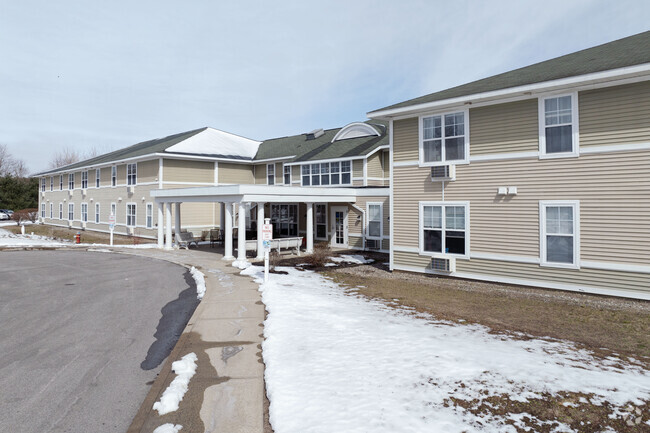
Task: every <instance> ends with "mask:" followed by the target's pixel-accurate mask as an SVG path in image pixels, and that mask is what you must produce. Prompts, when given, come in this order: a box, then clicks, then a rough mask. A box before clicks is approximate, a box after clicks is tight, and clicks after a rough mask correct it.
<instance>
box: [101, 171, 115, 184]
mask: <svg viewBox="0 0 650 433" xmlns="http://www.w3.org/2000/svg"><path fill="white" fill-rule="evenodd" d="M101 170H102V172H101V173H100V176H101V177H100V179H99V182H100V185H101V186H111V170H112V167H104V168H102V169H101Z"/></svg>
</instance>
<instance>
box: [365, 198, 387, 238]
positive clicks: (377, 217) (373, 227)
mask: <svg viewBox="0 0 650 433" xmlns="http://www.w3.org/2000/svg"><path fill="white" fill-rule="evenodd" d="M382 208H383V205H382V204H381V203H368V227H367V228H366V230H367V236H368V237H369V238H371V239H381V235H382V230H383V227H382V226H383V224H382V216H383V211H382Z"/></svg>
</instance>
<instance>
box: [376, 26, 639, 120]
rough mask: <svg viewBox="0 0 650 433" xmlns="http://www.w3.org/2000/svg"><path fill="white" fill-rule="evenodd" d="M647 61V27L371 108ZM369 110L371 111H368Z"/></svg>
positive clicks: (392, 107) (398, 106) (471, 93)
mask: <svg viewBox="0 0 650 433" xmlns="http://www.w3.org/2000/svg"><path fill="white" fill-rule="evenodd" d="M644 63H650V31H647V32H644V33H639V34H637V35H634V36H630V37H627V38H623V39H619V40H616V41H613V42H609V43H606V44H603V45H598V46H596V47H593V48H588V49H586V50H582V51H578V52H575V53H571V54H567V55H565V56H561V57H557V58H555V59H551V60H546V61H544V62H540V63H536V64H534V65H530V66H526V67H523V68H519V69H515V70H514V71H510V72H505V73H503V74H499V75H494V76H492V77H488V78H484V79H482V80H478V81H473V82H471V83H468V84H463V85H461V86H457V87H452V88H451V89H447V90H442V91H440V92H436V93H431V94H428V95H425V96H420V97H419V98H415V99H410V100H408V101H404V102H400V103H398V104H394V105H389V106H388V107H384V108H381V109H379V110H374V112H378V111H383V110H392V109H398V108H404V107H410V106H413V105H419V104H425V103H428V102H436V101H442V100H445V99H451V98H458V97H462V96H469V95H474V94H477V93H483V92H490V91H495V90H502V89H508V88H511V87H518V86H523V85H527V84H535V83H541V82H544V81H552V80H557V79H561V78H567V77H573V76H578V75H585V74H591V73H594V72H602V71H607V70H610V69H619V68H624V67H628V66H635V65H641V64H644ZM370 114H372V113H370Z"/></svg>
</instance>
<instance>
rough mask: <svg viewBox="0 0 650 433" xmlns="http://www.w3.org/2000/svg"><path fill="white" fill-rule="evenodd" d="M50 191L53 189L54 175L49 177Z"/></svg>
mask: <svg viewBox="0 0 650 433" xmlns="http://www.w3.org/2000/svg"><path fill="white" fill-rule="evenodd" d="M50 191H54V176H51V177H50Z"/></svg>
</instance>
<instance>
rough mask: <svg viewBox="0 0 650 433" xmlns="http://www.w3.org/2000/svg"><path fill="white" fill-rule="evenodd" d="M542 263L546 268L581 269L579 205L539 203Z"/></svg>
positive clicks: (571, 203)
mask: <svg viewBox="0 0 650 433" xmlns="http://www.w3.org/2000/svg"><path fill="white" fill-rule="evenodd" d="M539 213H540V218H539V220H540V252H541V263H542V265H546V266H558V267H569V268H578V267H579V266H580V203H579V202H577V201H540V203H539Z"/></svg>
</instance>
